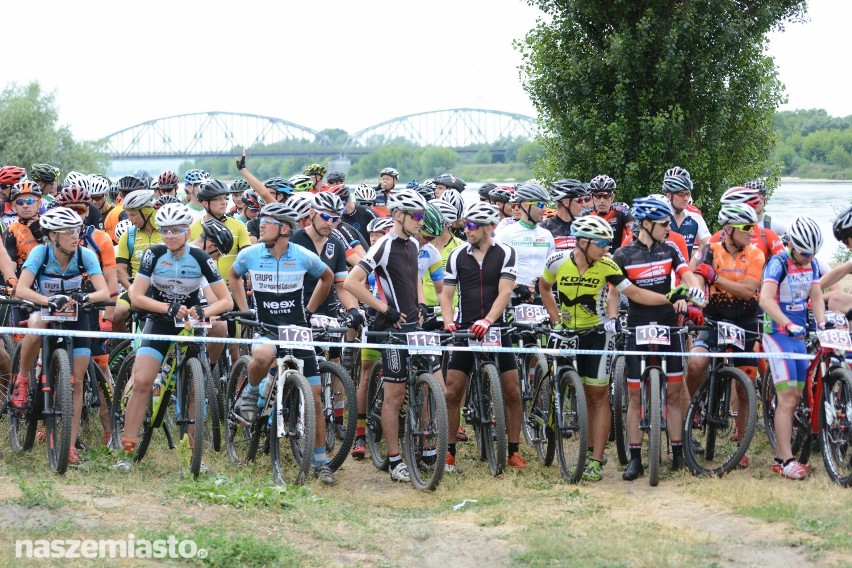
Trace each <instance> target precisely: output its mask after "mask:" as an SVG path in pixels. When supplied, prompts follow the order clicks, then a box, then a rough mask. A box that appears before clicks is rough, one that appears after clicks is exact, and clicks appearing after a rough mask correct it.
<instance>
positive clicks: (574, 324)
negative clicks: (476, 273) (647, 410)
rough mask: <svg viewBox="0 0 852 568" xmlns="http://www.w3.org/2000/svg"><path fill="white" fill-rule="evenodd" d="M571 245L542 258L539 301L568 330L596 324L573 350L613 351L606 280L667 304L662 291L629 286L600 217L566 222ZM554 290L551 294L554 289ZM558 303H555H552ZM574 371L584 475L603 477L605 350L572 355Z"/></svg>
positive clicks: (613, 313) (614, 310) (612, 312)
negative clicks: (584, 443) (581, 397)
mask: <svg viewBox="0 0 852 568" xmlns="http://www.w3.org/2000/svg"><path fill="white" fill-rule="evenodd" d="M571 232H572V233H573V234H572V237H573V238H574V240H575V246H574V247H573V248H572V249H571V250H560V251H557V252H555V253H553V254H552V255H550V256H549V257H548V258H547V262H546V264H545V265H544V271H543V273H542V277H541V284H540V287H541V302H542V304H543V305H544V307H545V309H547V313H548V316H550V321H551V323H553V324H554V325H557V324H561V325H562V326H564V327H565V328H566V329H569V330H571V331H586V330H589V329H591V328H594V327H596V326H599V325H601V324H603V325H604V330H605V331H606V335H603V334H598V333H589V334H584V335H581V336H580V337H579V345H578V349H589V350H604V351H613V350H614V349H615V344H614V341H613V334H614V333H616V332H617V331H618V323H617V322H618V302H615V303H610V304H607V305H605V304H604V301H603V300H604V299H605V298H606V292H605V291H606V286H607V284H609V285H611V286H613V287H614V288H615V289H616V290H617V291H619V292H621V293H623V294H624V295H625V296H627V297H628V298H629V299H630V300H633V301H635V302H641V303H642V304H644V305H647V306H652V305H666V304H668V300H667V299H666V297H665V296H663V295H662V294H659V293H657V292H652V291H650V290H646V289H644V288H641V287H639V286H632V285H631V282H630V280H628V279H627V277H626V276H625V275H624V273H623V272H622V270H621V267H619V266H618V264H616V263H615V262H614V261H613V260H612V259H611V258H609V257H608V256H607V253H608V251H609V249H610V247H611V246H612V244H613V236H614V233H613V230H612V225H610V224H609V223H608V222H607V221H606V220H605V219H603V218H601V217H598V216H596V215H586V216H584V217H580V218H579V219H577V220H575V221H574V222H573V223H572V224H571ZM554 289H555V290H556V296H554V294H553V290H554ZM557 302H558V305H557ZM576 361H577V372H578V373H579V375H580V378H581V379H582V380H583V390H584V391H585V394H586V405H587V407H588V408H587V414H588V417H589V444H590V445H591V447H590V448H589V461H588V463H587V464H586V471H584V472H583V479H585V480H587V481H600V480H601V479H602V478H603V463H604V448H605V447H606V443H607V440H608V439H609V429H610V408H609V369H610V368H611V365H612V362H611V358H610V357H609V356H607V355H579V354H578V355H577V359H576Z"/></svg>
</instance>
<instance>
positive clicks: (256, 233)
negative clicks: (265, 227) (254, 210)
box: [246, 219, 260, 240]
mask: <svg viewBox="0 0 852 568" xmlns="http://www.w3.org/2000/svg"><path fill="white" fill-rule="evenodd" d="M246 230H247V231H248V234H249V236H250V237H254V238H255V239H256V240H260V219H252V220H251V221H249V222H248V223H246Z"/></svg>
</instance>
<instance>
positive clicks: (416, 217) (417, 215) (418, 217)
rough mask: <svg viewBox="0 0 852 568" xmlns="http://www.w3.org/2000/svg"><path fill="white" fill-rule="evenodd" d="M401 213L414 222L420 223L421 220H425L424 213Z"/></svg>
mask: <svg viewBox="0 0 852 568" xmlns="http://www.w3.org/2000/svg"><path fill="white" fill-rule="evenodd" d="M403 213H404V214H405V215H408V216H409V217H411V218H412V219H414V220H415V221H422V220H423V219H425V218H426V213H425V212H424V211H418V212H416V213H412V212H411V211H403Z"/></svg>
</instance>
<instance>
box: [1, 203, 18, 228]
mask: <svg viewBox="0 0 852 568" xmlns="http://www.w3.org/2000/svg"><path fill="white" fill-rule="evenodd" d="M17 220H18V214H17V213H16V212H15V209H14V207H12V204H11V203H10V202H8V201H7V202H6V203H4V204H3V212H2V213H0V221H2V222H3V225H5V226H6V227H8V226H9V225H11V224H12V223H14V222H15V221H17Z"/></svg>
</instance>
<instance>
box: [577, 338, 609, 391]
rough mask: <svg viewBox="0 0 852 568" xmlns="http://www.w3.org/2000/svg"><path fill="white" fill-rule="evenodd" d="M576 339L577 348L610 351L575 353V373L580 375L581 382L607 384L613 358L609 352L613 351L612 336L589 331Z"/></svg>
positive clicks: (591, 384)
mask: <svg viewBox="0 0 852 568" xmlns="http://www.w3.org/2000/svg"><path fill="white" fill-rule="evenodd" d="M577 339H578V340H579V343H578V344H577V349H588V350H589V351H592V350H595V351H609V352H610V353H598V354H596V355H579V354H578V355H577V374H579V375H580V379H582V381H583V384H584V385H589V386H590V387H606V386H609V378H610V373H611V372H612V360H613V357H612V354H611V352H612V351H615V338H614V336H612V335H605V334H602V333H590V334H588V335H582V336H580V337H578V338H577Z"/></svg>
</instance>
